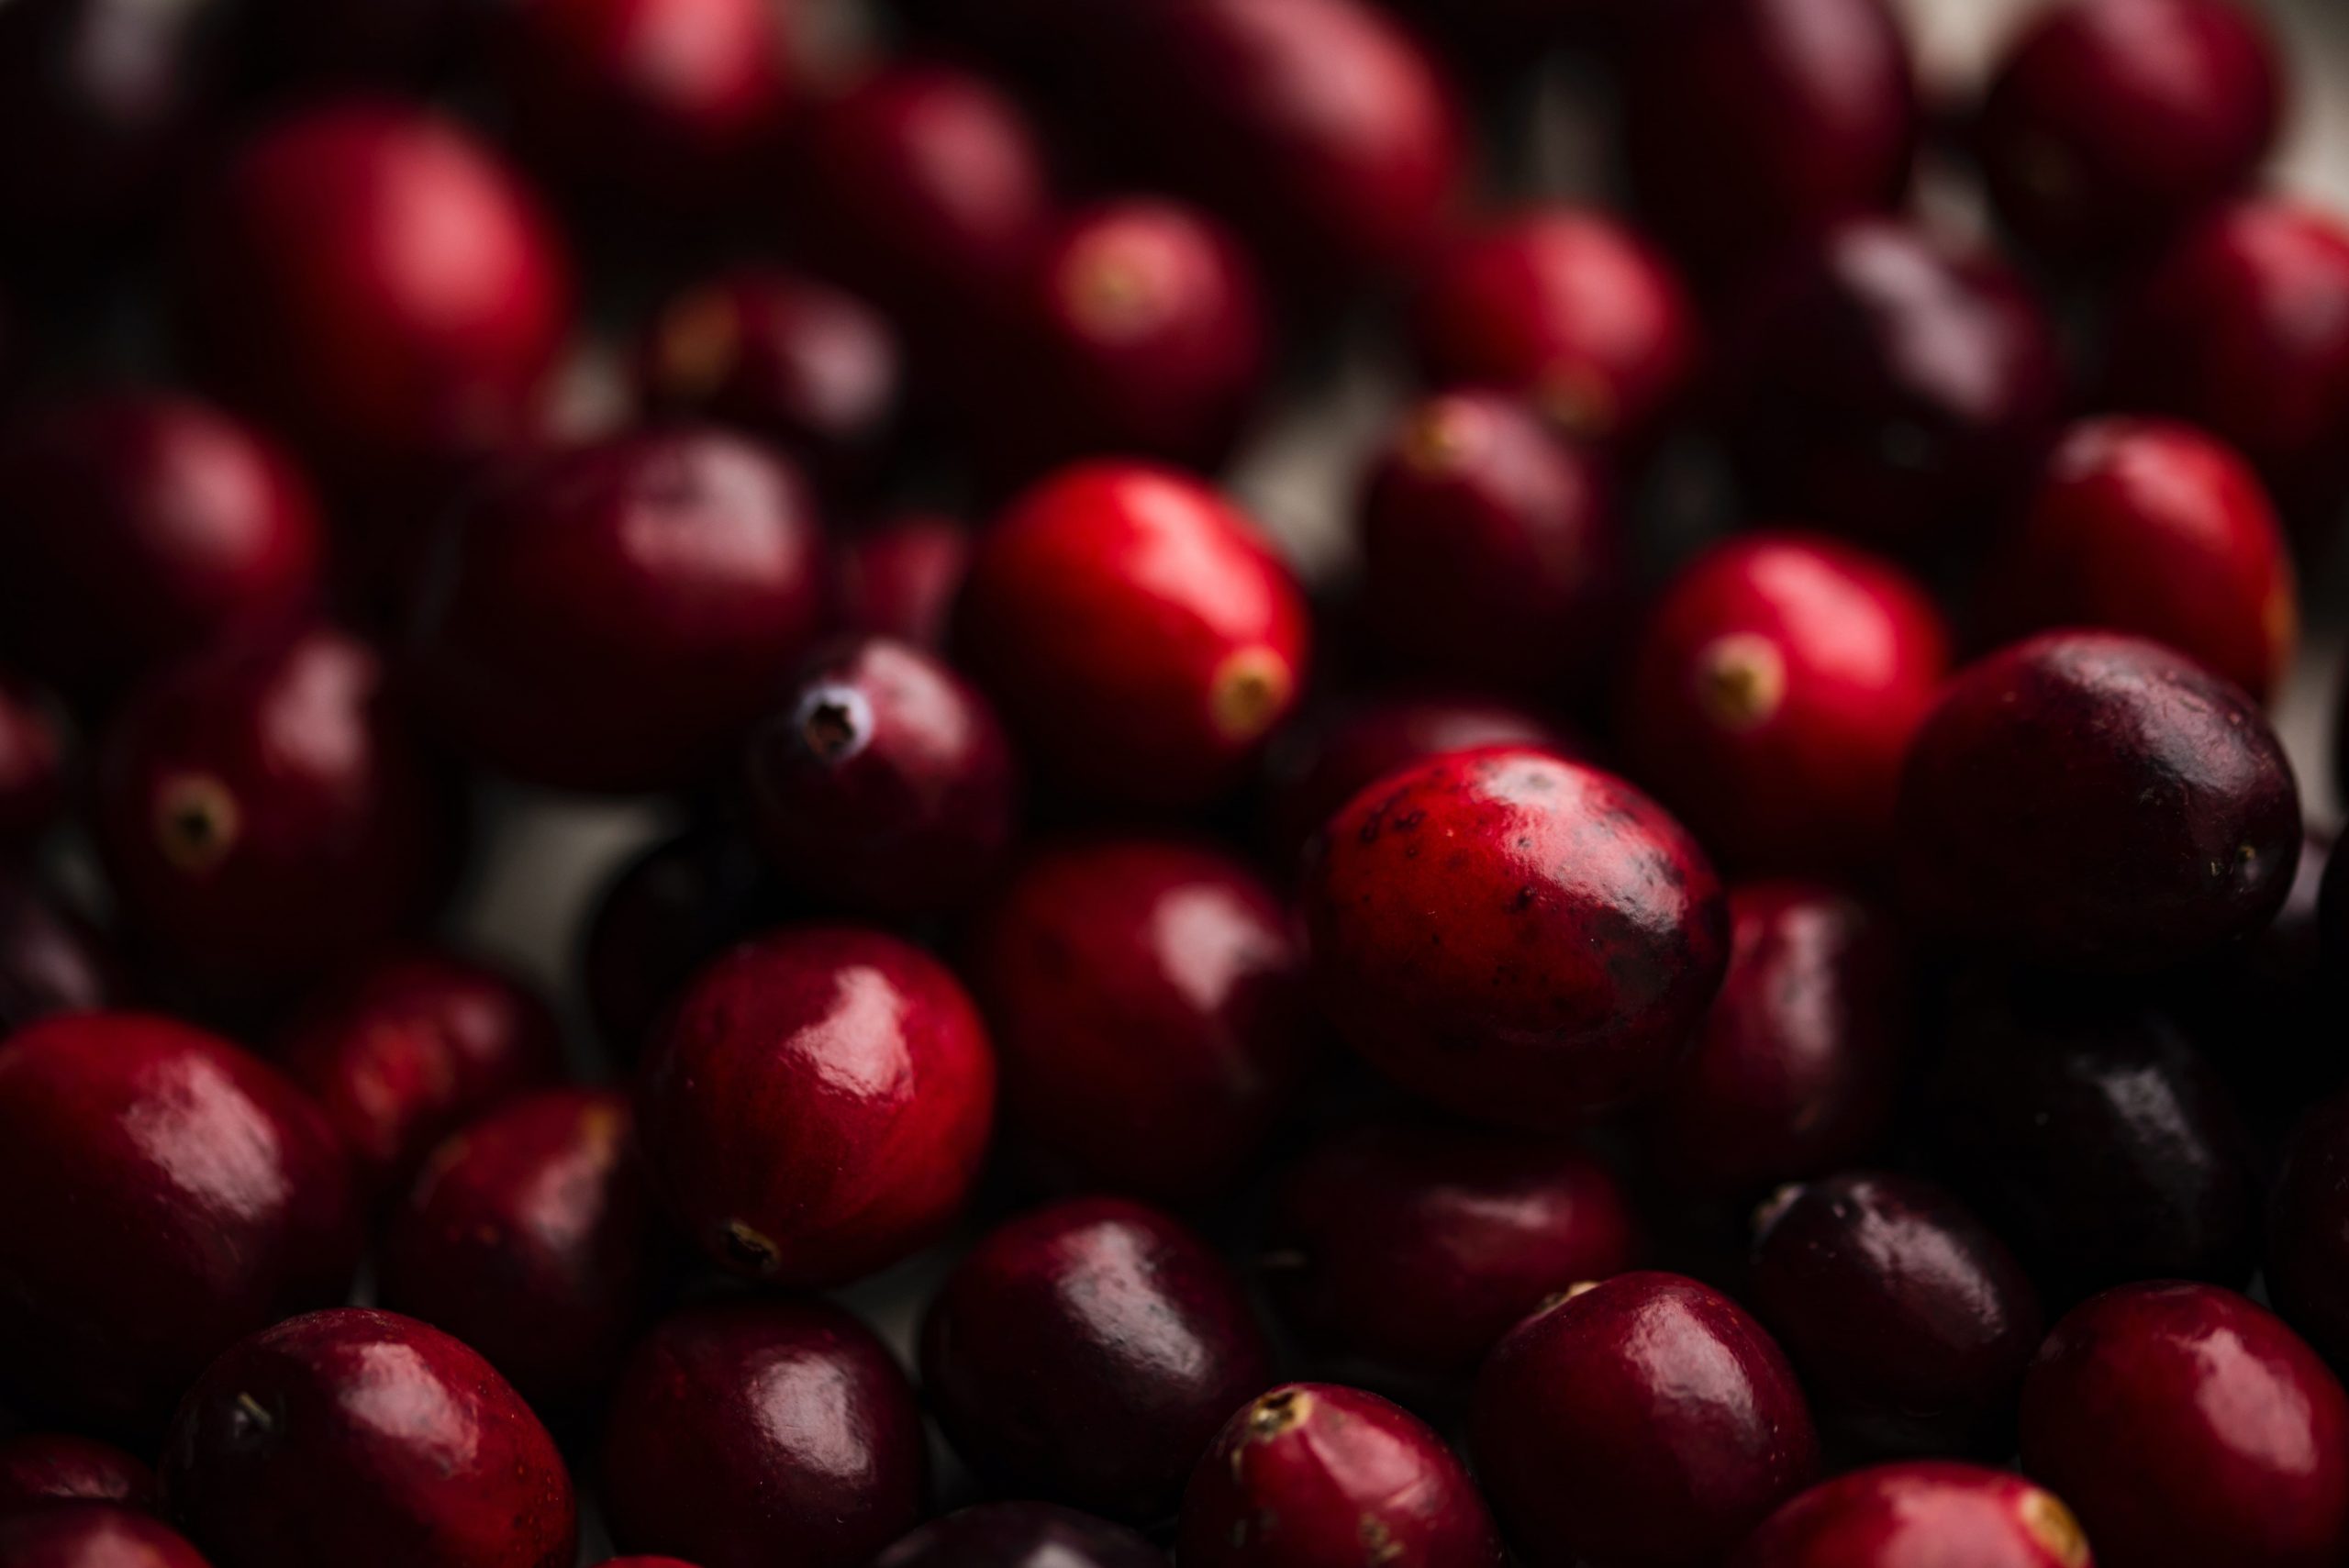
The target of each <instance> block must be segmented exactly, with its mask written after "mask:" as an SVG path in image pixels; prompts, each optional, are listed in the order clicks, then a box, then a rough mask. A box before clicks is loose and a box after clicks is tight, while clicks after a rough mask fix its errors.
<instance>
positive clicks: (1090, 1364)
mask: <svg viewBox="0 0 2349 1568" xmlns="http://www.w3.org/2000/svg"><path fill="white" fill-rule="evenodd" d="M921 1369H922V1384H923V1386H924V1388H925V1389H926V1390H927V1391H928V1393H929V1396H930V1407H931V1409H932V1410H933V1411H934V1412H935V1413H936V1414H937V1416H938V1419H939V1422H940V1424H941V1426H943V1427H944V1428H945V1429H946V1435H947V1437H948V1438H949V1439H950V1440H952V1442H953V1444H954V1449H955V1451H956V1452H958V1453H959V1454H961V1455H962V1456H963V1459H964V1460H965V1461H966V1462H969V1463H970V1464H971V1465H972V1466H973V1467H974V1469H976V1470H978V1471H979V1472H980V1473H982V1474H983V1475H985V1476H986V1477H987V1478H988V1479H989V1480H990V1481H991V1482H992V1483H993V1484H994V1485H996V1486H997V1487H1000V1488H1005V1489H1010V1490H1017V1491H1021V1492H1028V1493H1033V1494H1039V1495H1042V1496H1050V1497H1053V1498H1057V1499H1060V1500H1063V1501H1066V1502H1070V1503H1074V1504H1075V1505H1077V1506H1078V1507H1085V1508H1091V1509H1093V1510H1095V1511H1097V1512H1099V1513H1102V1514H1106V1515H1108V1516H1109V1517H1110V1518H1118V1519H1130V1520H1134V1521H1137V1522H1143V1521H1150V1520H1153V1519H1158V1518H1163V1517H1165V1516H1166V1515H1168V1514H1171V1513H1172V1512H1173V1511H1174V1509H1175V1505H1176V1504H1177V1502H1178V1501H1179V1500H1180V1499H1181V1496H1182V1493H1183V1484H1184V1482H1185V1481H1186V1479H1187V1478H1188V1477H1189V1475H1190V1473H1191V1468H1192V1465H1193V1464H1194V1462H1196V1461H1197V1459H1198V1457H1199V1455H1200V1453H1201V1452H1202V1451H1205V1450H1206V1448H1207V1446H1208V1441H1209V1440H1211V1439H1213V1438H1214V1436H1215V1434H1216V1430H1217V1429H1219V1427H1221V1426H1222V1425H1223V1423H1224V1420H1225V1418H1228V1417H1229V1416H1230V1414H1231V1413H1232V1411H1234V1410H1236V1409H1238V1408H1239V1407H1241V1405H1242V1404H1244V1403H1245V1402H1246V1401H1247V1400H1249V1399H1250V1398H1252V1396H1255V1395H1256V1394H1258V1393H1259V1392H1261V1391H1262V1390H1263V1389H1264V1386H1265V1385H1267V1384H1269V1383H1270V1382H1271V1381H1272V1376H1271V1356H1270V1351H1269V1350H1268V1349H1267V1347H1266V1345H1265V1343H1264V1334H1263V1331H1262V1330H1261V1329H1259V1328H1258V1327H1257V1325H1256V1321H1255V1319H1254V1318H1253V1317H1252V1316H1251V1315H1250V1312H1249V1308H1248V1302H1247V1298H1246V1297H1245V1296H1243V1295H1242V1294H1241V1288H1240V1284H1239V1282H1238V1281H1237V1280H1235V1279H1233V1278H1232V1277H1231V1273H1230V1270H1228V1269H1227V1268H1225V1266H1224V1264H1223V1261H1222V1260H1221V1259H1219V1258H1218V1257H1217V1256H1216V1255H1215V1253H1214V1252H1213V1251H1210V1250H1209V1249H1208V1245H1207V1243H1206V1242H1204V1241H1202V1240H1199V1239H1198V1238H1197V1237H1196V1236H1194V1235H1192V1234H1191V1233H1190V1232H1189V1231H1188V1230H1186V1229H1183V1228H1182V1227H1181V1226H1179V1225H1177V1224H1175V1221H1173V1220H1172V1219H1169V1218H1166V1217H1165V1216H1163V1215H1162V1214H1159V1213H1157V1212H1156V1211H1154V1210H1152V1209H1148V1208H1144V1207H1141V1206H1140V1205H1138V1204H1131V1203H1127V1202H1124V1201H1122V1200H1120V1199H1116V1198H1079V1199H1074V1200H1071V1201H1069V1202H1066V1203H1062V1204H1058V1205H1055V1206H1053V1207H1049V1208H1042V1209H1039V1210H1037V1211H1035V1212H1034V1213H1032V1214H1028V1215H1024V1216H1022V1217H1021V1218H1018V1219H1015V1220H1012V1221H1011V1222H1010V1223H1008V1224H1007V1225H1005V1226H1003V1227H1001V1228H1000V1229H996V1230H995V1231H993V1232H992V1233H990V1234H989V1235H988V1236H987V1237H986V1239H985V1240H982V1241H981V1242H980V1243H979V1244H978V1245H977V1246H976V1247H975V1248H974V1249H973V1250H972V1251H970V1252H969V1253H968V1254H967V1255H966V1256H965V1257H964V1258H963V1261H962V1262H961V1263H960V1264H959V1265H957V1266H956V1268H955V1270H954V1273H952V1275H951V1276H950V1277H949V1278H948V1280H947V1282H946V1285H945V1288H944V1289H943V1290H941V1292H940V1293H939V1295H938V1297H937V1299H935V1300H934V1301H932V1302H931V1303H930V1316H929V1318H928V1320H927V1321H926V1322H925V1323H924V1324H923V1326H922V1343H921Z"/></svg>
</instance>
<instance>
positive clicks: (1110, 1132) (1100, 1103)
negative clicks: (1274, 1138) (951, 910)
mask: <svg viewBox="0 0 2349 1568" xmlns="http://www.w3.org/2000/svg"><path fill="white" fill-rule="evenodd" d="M962 968H963V974H964V975H965V976H967V977H968V979H969V981H970V984H971V990H972V992H973V994H974V995H975V996H976V997H977V998H978V1001H979V1006H981V1008H982V1009H983V1010H984V1011H985V1014H986V1017H987V1021H988V1024H989V1025H990V1027H991V1029H992V1031H993V1034H994V1037H995V1041H996V1050H997V1051H999V1052H1000V1053H1001V1056H1002V1062H1003V1109H1004V1137H1005V1140H1006V1142H1007V1144H1008V1146H1009V1147H1010V1148H1011V1149H1012V1150H1014V1151H1016V1152H1017V1154H1018V1156H1019V1158H1021V1159H1022V1160H1024V1161H1025V1162H1027V1164H1028V1165H1029V1167H1030V1171H1031V1173H1034V1174H1037V1175H1039V1176H1041V1177H1042V1178H1043V1179H1044V1180H1045V1181H1047V1182H1048V1183H1050V1184H1054V1185H1058V1186H1064V1187H1075V1188H1079V1189H1083V1190H1093V1189H1107V1190H1109V1191H1114V1192H1125V1193H1130V1194H1132V1195H1136V1196H1140V1197H1144V1198H1148V1199H1151V1200H1152V1201H1154V1202H1161V1203H1172V1204H1187V1203H1195V1202H1197V1201H1200V1200H1202V1199H1206V1198H1210V1197H1214V1196H1216V1195H1219V1194H1221V1193H1223V1192H1225V1191H1227V1190H1229V1189H1230V1187H1231V1185H1232V1184H1234V1183H1235V1182H1236V1181H1237V1180H1238V1179H1239V1178H1240V1177H1241V1176H1242V1175H1243V1174H1245V1173H1247V1170H1248V1168H1249V1165H1250V1163H1251V1162H1252V1161H1253V1160H1254V1159H1255V1158H1256V1156H1257V1155H1258V1154H1259V1153H1260V1152H1261V1151H1263V1150H1264V1146H1265V1143H1266V1141H1267V1140H1268V1139H1269V1137H1270V1135H1271V1134H1272V1132H1273V1130H1274V1128H1275V1124H1276V1122H1277V1121H1278V1119H1279V1118H1280V1117H1281V1116H1282V1114H1283V1113H1284V1112H1286V1110H1287V1109H1288V1108H1289V1106H1290V1105H1291V1103H1292V1102H1293V1101H1294V1100H1295V1099H1296V1097H1297V1091H1298V1090H1299V1089H1300V1088H1301V1087H1302V1086H1303V1084H1304V1081H1305V1079H1306V1076H1307V1073H1308V1070H1309V1069H1310V1068H1311V1066H1312V1065H1313V1063H1314V1061H1315V1059H1316V1057H1317V1056H1318V1054H1319V1045H1320V1043H1321V1040H1322V1036H1321V1033H1320V1029H1319V1023H1318V1021H1317V1020H1316V1018H1315V1017H1314V1014H1313V1007H1312V1003H1311V999H1310V997H1309V996H1308V994H1307V989H1306V981H1305V957H1304V954H1303V952H1302V951H1300V950H1299V944H1298V942H1297V936H1296V933H1295V931H1294V929H1292V927H1291V924H1290V921H1289V916H1288V911H1287V910H1286V908H1285V907H1284V906H1283V905H1282V902H1281V900H1280V899H1279V898H1278V897H1277V896H1275V895H1274V893H1273V892H1272V890H1271V889H1270V888H1268V887H1266V886H1265V885H1264V884H1263V883H1261V882H1259V881H1258V880H1257V879H1256V877H1255V876H1254V875H1253V874H1252V873H1250V872H1249V871H1248V870H1247V868H1246V867H1244V866H1242V865H1241V864H1239V863H1238V862H1234V861H1231V860H1230V859H1228V858H1226V857H1225V856H1223V855H1222V854H1219V853H1218V852H1217V851H1213V850H1210V849H1206V848H1201V847H1197V846H1195V845H1192V844H1188V843H1185V842H1181V841H1178V840H1151V839H1106V840H1086V841H1083V842H1077V843H1071V844H1065V845H1060V846H1055V847H1053V848H1050V849H1046V850H1042V851H1039V852H1038V853H1036V854H1035V855H1034V856H1032V857H1030V859H1029V860H1028V861H1027V862H1025V863H1024V864H1023V865H1021V866H1020V867H1019V869H1018V870H1017V871H1016V872H1015V873H1013V874H1012V875H1011V877H1010V878H1009V879H1008V882H1007V883H1006V884H1004V885H1003V886H1002V887H1001V888H1000V889H999V890H998V891H997V892H996V893H995V894H994V895H991V896H990V897H989V899H988V900H987V902H986V903H985V906H982V907H981V909H980V910H979V911H978V912H977V913H976V915H975V916H974V918H973V921H972V926H971V930H970V934H969V936H968V938H967V940H966V941H965V944H964V949H963V964H962Z"/></svg>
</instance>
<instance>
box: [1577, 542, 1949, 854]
mask: <svg viewBox="0 0 2349 1568" xmlns="http://www.w3.org/2000/svg"><path fill="white" fill-rule="evenodd" d="M1949 655H1950V634H1949V628H1948V627H1947V625H1946V624H1945V623H1944V622H1943V618H1942V614H1941V611H1940V610H1939V608H1937V607H1936V606H1934V604H1933V601H1932V596H1931V595H1929V594H1927V593H1926V591H1925V589H1924V586H1923V585H1922V584H1920V583H1918V582H1917V581H1916V580H1915V579H1913V578H1911V577H1910V576H1909V574H1908V573H1905V572H1903V571H1901V570H1900V569H1899V568H1898V567H1897V566H1895V565H1894V564H1893V563H1892V562H1888V561H1885V560H1881V559H1879V558H1877V557H1876V556H1873V555H1870V554H1868V553H1866V552H1865V551H1863V550H1854V549H1852V548H1851V547H1849V546H1847V545H1842V544H1837V543H1835V542H1834V541H1832V540H1830V539H1819V538H1815V537H1813V536H1810V535H1806V534H1798V533H1785V532H1765V533H1755V534H1748V535H1745V536H1743V537H1742V538H1738V539H1729V540H1726V541H1724V542H1722V543H1720V544H1718V545H1715V546H1713V547H1712V548H1711V549H1710V550H1706V551H1705V552H1704V553H1703V554H1701V555H1699V556H1698V557H1697V558H1696V559H1695V560H1694V561H1692V562H1689V563H1688V564H1687V565H1686V566H1685V567H1683V568H1682V569H1681V571H1680V573H1679V575H1678V576H1676V577H1675V578H1674V579H1673V581H1672V583H1671V584H1669V585H1668V586H1667V587H1666V588H1665V589H1664V593H1663V595H1661V597H1660V598H1659V599H1658V600H1657V601H1656V603H1655V605H1654V606H1653V609H1651V611H1650V612H1649V617H1648V621H1647V624H1646V627H1645V628H1644V629H1643V630H1642V633H1641V634H1640V637H1639V639H1638V641H1637V643H1636V645H1635V647H1634V650H1633V652H1632V656H1631V674H1630V677H1629V680H1628V682H1627V683H1626V684H1625V687H1624V690H1623V702H1622V724H1621V728H1622V733H1623V739H1624V744H1625V745H1626V747H1627V748H1628V749H1629V751H1630V753H1631V759H1632V761H1633V763H1634V765H1635V766H1636V767H1637V769H1638V771H1639V776H1640V777H1641V778H1642V779H1643V780H1645V781H1647V782H1648V784H1650V785H1651V786H1652V787H1653V789H1654V790H1655V791H1656V793H1657V795H1659V796H1660V797H1661V798H1663V799H1664V800H1665V801H1666V802H1668V803H1669V804H1670V805H1671V806H1673V808H1674V809H1675V810H1676V811H1678V812H1680V813H1681V814H1682V815H1683V816H1684V817H1686V818H1687V822H1688V825H1689V826H1690V827H1691V828H1695V829H1696V831H1697V833H1698V837H1700V838H1701V839H1702V840H1704V842H1705V845H1706V847H1707V848H1708V849H1709V850H1711V851H1714V852H1715V853H1717V854H1719V855H1720V857H1721V858H1722V859H1723V860H1724V861H1727V862H1731V863H1733V864H1736V865H1739V866H1742V867H1747V868H1754V869H1761V870H1775V871H1801V872H1813V873H1860V874H1871V873H1875V872H1876V870H1877V869H1878V867H1879V866H1880V865H1881V863H1882V862H1883V859H1884V856H1885V852H1886V850H1887V847H1888V845H1889V843H1890V841H1891V836H1892V816H1893V802H1894V799H1895V798H1896V796H1897V795H1898V791H1899V782H1900V763H1901V759H1902V758H1903V757H1904V756H1906V755H1907V753H1908V750H1909V741H1910V740H1911V739H1913V738H1914V737H1915V735H1916V732H1917V727H1918V726H1919V725H1920V724H1922V723H1923V722H1924V719H1925V716H1926V714H1927V713H1929V712H1931V711H1932V706H1933V702H1934V699H1935V698H1936V697H1938V696H1939V695H1940V691H1941V684H1942V681H1943V677H1944V676H1945V675H1946V674H1947V673H1949Z"/></svg>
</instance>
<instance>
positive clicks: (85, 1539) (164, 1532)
mask: <svg viewBox="0 0 2349 1568" xmlns="http://www.w3.org/2000/svg"><path fill="white" fill-rule="evenodd" d="M0 1562H6V1563H7V1564H8V1565H9V1568H210V1565H209V1564H207V1563H206V1562H205V1560H204V1559H203V1558H202V1557H200V1556H198V1555H197V1554H196V1551H195V1548H194V1547H193V1546H190V1545H189V1544H188V1543H187V1542H186V1541H185V1540H183V1539H182V1538H181V1537H180V1536H178V1535H176V1534H174V1533H173V1531H172V1530H171V1529H168V1528H166V1527H165V1526H164V1525H162V1524H161V1523H160V1522H159V1521H157V1520H156V1519H154V1518H150V1517H149V1516H148V1515H146V1514H143V1513H139V1512H136V1511H134V1510H132V1509H129V1508H125V1507H117V1506H116V1505H114V1504H112V1503H91V1502H80V1503H60V1504H56V1505H54V1506H52V1507H46V1508H31V1509H28V1510H27V1511H25V1512H23V1513H21V1514H12V1515H9V1516H7V1517H6V1518H0Z"/></svg>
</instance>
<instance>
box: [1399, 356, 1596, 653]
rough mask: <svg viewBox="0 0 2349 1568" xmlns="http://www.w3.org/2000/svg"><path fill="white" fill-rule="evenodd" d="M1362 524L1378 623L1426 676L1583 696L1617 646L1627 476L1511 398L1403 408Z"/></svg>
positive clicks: (1445, 398)
mask: <svg viewBox="0 0 2349 1568" xmlns="http://www.w3.org/2000/svg"><path fill="white" fill-rule="evenodd" d="M1360 531H1361V540H1362V553H1363V579H1364V581H1363V589H1364V603H1365V609H1366V612H1367V614H1368V616H1369V619H1370V623H1371V627H1372V628H1373V630H1374V631H1375V633H1376V634H1377V636H1378V638H1379V639H1380V640H1381V641H1382V642H1383V643H1385V644H1386V649H1387V651H1389V652H1390V653H1391V654H1393V655H1394V657H1395V659H1396V660H1397V662H1398V663H1400V664H1402V665H1404V666H1405V667H1407V668H1408V669H1409V670H1411V671H1412V672H1413V673H1419V674H1426V675H1431V676H1433V677H1435V678H1437V679H1441V680H1449V681H1457V682H1460V683H1462V684H1467V685H1470V686H1472V687H1475V688H1476V689H1480V690H1495V689H1497V690H1502V691H1518V692H1531V693H1533V694H1536V695H1542V694H1552V693H1558V692H1575V691H1579V690H1581V689H1583V688H1585V687H1586V686H1588V685H1589V684H1591V682H1592V679H1593V677H1594V675H1595V673H1596V668H1597V666H1598V662H1599V661H1600V660H1601V658H1602V657H1603V656H1604V655H1605V654H1606V653H1607V652H1609V650H1610V644H1611V642H1612V641H1613V634H1614V632H1615V631H1616V630H1617V621H1618V618H1619V615H1620V608H1621V600H1622V597H1623V595H1624V583H1623V575H1624V573H1623V562H1622V556H1623V554H1624V539H1623V528H1622V526H1621V524H1620V521H1619V519H1618V517H1617V516H1616V507H1615V497H1614V486H1613V485H1612V484H1611V483H1610V482H1609V478H1608V476H1607V474H1606V472H1605V471H1604V469H1603V468H1602V467H1601V465H1600V463H1599V462H1598V460H1597V459H1596V458H1594V457H1592V456H1590V455H1588V454H1587V453H1586V452H1584V451H1581V450H1577V449H1575V448H1573V447H1570V446H1567V445H1564V443H1562V442H1560V441H1559V440H1557V439H1554V438H1553V435H1552V433H1551V431H1550V430H1549V428H1547V427H1545V426H1544V425H1543V424H1542V421H1541V420H1540V419H1539V418H1538V417H1536V416H1535V415H1534V413H1533V412H1532V410H1531V409H1530V408H1528V407H1527V406H1524V405H1523V404H1520V403H1519V402H1517V401H1516V400H1515V399H1514V398H1512V397H1509V396H1507V395H1501V394H1498V393H1487V392H1455V393H1450V394H1446V395H1442V396H1438V397H1433V398H1430V399H1428V400H1427V401H1425V402H1422V403H1420V404H1419V405H1418V406H1415V407H1413V408H1411V409H1410V410H1409V411H1408V412H1407V413H1406V414H1404V416H1403V417H1402V419H1401V421H1400V423H1398V424H1397V426H1396V428H1395V429H1394V431H1393V433H1392V434H1390V435H1389V436H1388V437H1387V439H1386V444H1385V445H1384V446H1383V447H1382V448H1381V449H1380V450H1379V451H1378V453H1377V454H1376V455H1375V457H1374V458H1373V459H1372V461H1371V464H1370V468H1369V471H1368V473H1367V474H1366V476H1365V480H1364V492H1363V498H1362V506H1361V522H1360Z"/></svg>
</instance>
